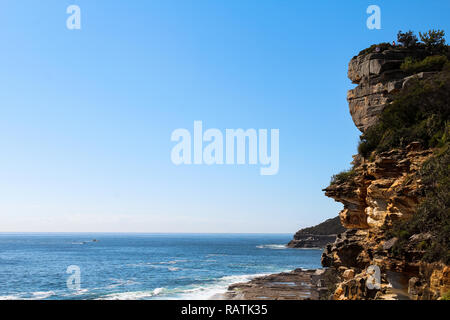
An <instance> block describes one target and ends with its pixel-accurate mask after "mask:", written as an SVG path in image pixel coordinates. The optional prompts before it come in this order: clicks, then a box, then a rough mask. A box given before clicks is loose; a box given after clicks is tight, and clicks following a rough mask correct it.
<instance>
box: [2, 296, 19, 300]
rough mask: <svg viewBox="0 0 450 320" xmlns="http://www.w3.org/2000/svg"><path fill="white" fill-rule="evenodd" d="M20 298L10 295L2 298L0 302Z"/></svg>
mask: <svg viewBox="0 0 450 320" xmlns="http://www.w3.org/2000/svg"><path fill="white" fill-rule="evenodd" d="M20 299H21V298H20V296H18V295H8V296H0V300H20Z"/></svg>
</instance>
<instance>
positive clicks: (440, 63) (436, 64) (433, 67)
mask: <svg viewBox="0 0 450 320" xmlns="http://www.w3.org/2000/svg"><path fill="white" fill-rule="evenodd" d="M446 63H448V59H447V57H446V56H442V55H436V56H428V57H426V58H425V59H423V60H421V61H416V60H415V59H414V58H413V57H407V58H406V59H405V61H404V62H403V63H402V64H401V66H400V69H402V70H403V71H405V72H406V73H410V74H414V73H418V72H425V71H441V70H442V68H443V67H444V65H445V64H446Z"/></svg>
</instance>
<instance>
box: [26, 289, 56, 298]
mask: <svg viewBox="0 0 450 320" xmlns="http://www.w3.org/2000/svg"><path fill="white" fill-rule="evenodd" d="M31 294H32V298H31V299H37V300H42V299H46V298H49V297H51V296H54V295H55V294H56V293H55V291H36V292H32V293H31Z"/></svg>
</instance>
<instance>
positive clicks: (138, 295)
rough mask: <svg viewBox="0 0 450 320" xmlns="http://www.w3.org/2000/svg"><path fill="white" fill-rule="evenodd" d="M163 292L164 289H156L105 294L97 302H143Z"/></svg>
mask: <svg viewBox="0 0 450 320" xmlns="http://www.w3.org/2000/svg"><path fill="white" fill-rule="evenodd" d="M163 291H164V288H156V289H154V290H150V291H132V292H118V293H111V294H107V295H105V296H103V297H100V298H98V299H97V300H143V299H150V298H151V297H154V296H156V295H158V294H160V293H162V292H163Z"/></svg>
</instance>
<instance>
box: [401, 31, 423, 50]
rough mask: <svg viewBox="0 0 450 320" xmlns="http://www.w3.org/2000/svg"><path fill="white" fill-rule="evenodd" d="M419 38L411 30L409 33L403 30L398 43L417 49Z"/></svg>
mask: <svg viewBox="0 0 450 320" xmlns="http://www.w3.org/2000/svg"><path fill="white" fill-rule="evenodd" d="M417 41H418V39H417V37H416V35H415V34H414V32H412V31H411V30H409V31H408V32H404V33H403V32H402V31H401V30H400V31H399V32H398V33H397V42H398V43H400V44H401V45H402V46H404V47H406V48H412V47H415V46H416V44H417Z"/></svg>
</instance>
